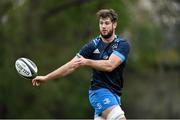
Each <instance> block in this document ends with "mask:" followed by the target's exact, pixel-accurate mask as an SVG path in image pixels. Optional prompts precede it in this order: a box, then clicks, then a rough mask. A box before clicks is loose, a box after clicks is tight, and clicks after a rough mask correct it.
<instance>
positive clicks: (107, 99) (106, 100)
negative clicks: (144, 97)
mask: <svg viewBox="0 0 180 120" xmlns="http://www.w3.org/2000/svg"><path fill="white" fill-rule="evenodd" d="M110 102H111V101H110V100H109V98H105V99H104V100H103V103H104V104H109V103H110Z"/></svg>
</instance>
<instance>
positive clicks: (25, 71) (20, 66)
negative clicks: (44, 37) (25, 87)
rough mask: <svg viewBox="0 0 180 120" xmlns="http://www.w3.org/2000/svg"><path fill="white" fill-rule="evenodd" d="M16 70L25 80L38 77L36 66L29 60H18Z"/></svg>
mask: <svg viewBox="0 0 180 120" xmlns="http://www.w3.org/2000/svg"><path fill="white" fill-rule="evenodd" d="M15 68H16V70H17V72H18V74H19V75H20V76H22V77H24V78H27V79H33V78H35V77H36V76H37V72H38V68H37V66H36V64H35V63H34V62H33V61H31V60H30V59H28V58H19V59H17V60H16V62H15Z"/></svg>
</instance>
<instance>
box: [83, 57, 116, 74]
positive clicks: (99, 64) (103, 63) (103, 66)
mask: <svg viewBox="0 0 180 120" xmlns="http://www.w3.org/2000/svg"><path fill="white" fill-rule="evenodd" d="M86 65H87V66H89V67H92V68H94V69H97V70H100V71H107V72H110V71H112V70H113V65H112V61H110V60H91V59H88V60H87V63H86Z"/></svg>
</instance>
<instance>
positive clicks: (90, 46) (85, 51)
mask: <svg viewBox="0 0 180 120" xmlns="http://www.w3.org/2000/svg"><path fill="white" fill-rule="evenodd" d="M95 48H96V41H95V40H91V41H90V42H88V43H87V44H85V45H84V46H83V47H82V48H81V49H80V51H79V54H80V55H82V56H83V57H85V58H89V57H90V56H91V55H92V53H93V51H94V50H95Z"/></svg>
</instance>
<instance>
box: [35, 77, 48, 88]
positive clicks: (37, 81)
mask: <svg viewBox="0 0 180 120" xmlns="http://www.w3.org/2000/svg"><path fill="white" fill-rule="evenodd" d="M45 81H47V77H46V76H36V77H35V78H34V79H32V84H33V86H39V85H40V84H41V83H43V82H45Z"/></svg>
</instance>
